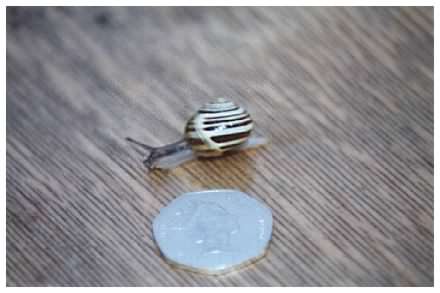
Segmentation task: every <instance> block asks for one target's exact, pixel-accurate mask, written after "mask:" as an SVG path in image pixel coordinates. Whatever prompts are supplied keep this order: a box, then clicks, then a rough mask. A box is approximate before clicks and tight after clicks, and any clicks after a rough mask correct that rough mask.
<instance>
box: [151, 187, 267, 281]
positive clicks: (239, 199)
mask: <svg viewBox="0 0 440 293" xmlns="http://www.w3.org/2000/svg"><path fill="white" fill-rule="evenodd" d="M153 233H154V237H155V240H156V242H157V244H158V246H159V249H160V250H161V252H162V254H163V256H164V257H165V259H166V260H167V261H168V262H169V263H171V264H173V265H176V266H177V267H179V268H184V269H189V270H192V271H196V272H202V273H208V274H222V273H226V272H229V271H231V270H233V269H237V268H239V267H241V266H244V265H247V264H249V263H252V262H254V261H256V260H258V259H259V258H260V257H262V256H264V254H265V252H266V248H267V246H268V244H269V241H270V239H271V234H272V213H271V211H270V209H269V208H268V207H266V206H265V205H263V204H262V203H260V202H259V201H257V200H256V199H254V198H251V197H249V196H248V195H247V194H245V193H243V192H240V191H236V190H212V191H200V192H192V193H186V194H184V195H182V196H179V197H178V198H176V199H175V200H173V201H172V202H171V203H170V204H169V205H168V206H166V207H165V208H163V209H162V210H161V211H160V214H159V215H158V216H157V217H156V218H155V219H154V222H153Z"/></svg>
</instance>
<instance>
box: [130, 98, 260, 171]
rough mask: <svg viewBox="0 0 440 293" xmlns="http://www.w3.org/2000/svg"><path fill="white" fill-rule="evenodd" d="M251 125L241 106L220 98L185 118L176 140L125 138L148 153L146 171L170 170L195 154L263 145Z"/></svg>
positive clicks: (201, 155) (211, 154)
mask: <svg viewBox="0 0 440 293" xmlns="http://www.w3.org/2000/svg"><path fill="white" fill-rule="evenodd" d="M253 127H254V123H253V120H252V119H251V117H250V115H249V113H248V112H247V111H246V110H245V109H244V108H242V107H240V106H238V105H236V104H235V103H234V102H232V101H229V100H227V99H225V98H219V99H217V100H215V101H213V102H210V103H207V104H205V105H204V106H202V107H201V108H200V109H199V110H198V111H197V112H196V113H195V114H194V115H193V116H192V117H191V118H190V119H189V120H188V122H187V123H186V126H185V130H184V135H183V138H182V139H181V140H179V141H177V142H175V143H171V144H168V145H164V146H161V147H152V146H149V145H146V144H144V143H141V142H139V141H136V140H134V139H132V138H130V137H127V138H126V140H127V141H128V142H130V143H133V144H135V145H137V146H140V147H142V148H144V149H145V150H147V151H148V152H149V154H148V155H145V157H144V160H143V164H144V166H145V167H147V168H148V169H149V170H152V169H155V168H158V169H169V168H172V167H176V166H178V165H180V164H182V163H184V162H187V161H189V160H192V159H194V158H197V157H219V156H222V155H223V154H225V153H228V152H232V151H238V150H243V149H247V148H253V147H258V146H261V145H263V144H265V143H266V139H265V138H264V137H259V136H255V135H254V134H252V130H253Z"/></svg>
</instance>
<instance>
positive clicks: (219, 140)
mask: <svg viewBox="0 0 440 293" xmlns="http://www.w3.org/2000/svg"><path fill="white" fill-rule="evenodd" d="M250 133H251V131H250V130H249V131H245V132H239V133H232V134H225V135H219V136H213V137H212V138H211V139H212V140H213V141H215V142H216V143H222V142H228V141H233V140H236V139H240V138H245V137H248V136H249V134H250Z"/></svg>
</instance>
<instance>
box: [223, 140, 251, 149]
mask: <svg viewBox="0 0 440 293" xmlns="http://www.w3.org/2000/svg"><path fill="white" fill-rule="evenodd" d="M243 143H245V141H242V142H239V143H234V144H230V145H224V146H222V147H220V149H221V150H223V151H229V150H231V149H234V148H236V147H238V146H240V145H242V144H243Z"/></svg>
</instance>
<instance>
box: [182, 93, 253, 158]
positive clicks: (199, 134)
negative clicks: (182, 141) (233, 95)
mask: <svg viewBox="0 0 440 293" xmlns="http://www.w3.org/2000/svg"><path fill="white" fill-rule="evenodd" d="M252 128H253V122H252V119H251V117H250V115H249V114H248V112H247V111H246V110H245V109H243V108H242V107H240V106H237V105H236V104H234V102H231V101H228V100H226V99H223V98H220V99H218V100H217V101H215V102H211V103H208V104H205V105H204V106H203V107H202V108H200V109H199V110H198V111H197V113H196V114H195V115H194V116H193V117H192V118H191V119H190V120H189V121H188V123H187V124H186V127H185V138H186V140H187V141H188V143H189V144H190V145H191V148H192V150H193V151H194V152H195V153H196V154H197V155H198V156H202V157H212V156H220V155H221V154H222V153H223V152H225V151H229V150H233V149H235V148H237V147H239V146H241V145H242V144H243V143H245V142H246V141H247V139H248V138H249V136H250V134H251V131H252Z"/></svg>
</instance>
